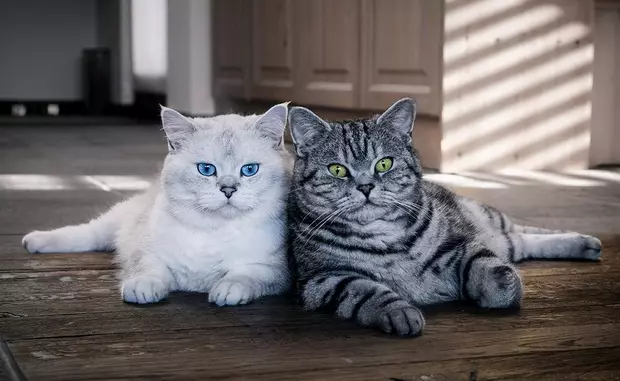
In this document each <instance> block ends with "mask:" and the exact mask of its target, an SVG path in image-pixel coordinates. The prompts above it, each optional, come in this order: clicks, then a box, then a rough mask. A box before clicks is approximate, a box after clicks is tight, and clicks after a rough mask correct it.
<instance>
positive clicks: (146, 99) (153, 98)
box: [0, 92, 166, 121]
mask: <svg viewBox="0 0 620 381" xmlns="http://www.w3.org/2000/svg"><path fill="white" fill-rule="evenodd" d="M165 103H166V96H165V95H163V94H155V93H145V92H137V93H136V94H135V97H134V103H133V104H131V105H116V104H109V105H106V106H103V107H100V108H98V109H93V108H89V107H88V106H87V105H86V103H84V102H83V101H81V100H76V101H66V100H62V101H59V100H53V99H51V100H20V99H11V100H0V116H1V117H11V116H14V117H16V118H23V117H37V118H38V117H65V116H72V117H73V116H86V117H88V116H93V117H125V118H131V119H136V120H140V121H154V120H159V113H160V105H162V104H165Z"/></svg>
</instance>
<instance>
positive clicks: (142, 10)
mask: <svg viewBox="0 0 620 381" xmlns="http://www.w3.org/2000/svg"><path fill="white" fill-rule="evenodd" d="M104 1H105V0H104ZM167 13H168V1H167V0H131V14H132V24H131V29H132V30H131V34H132V45H133V48H132V59H133V74H134V81H135V87H136V90H137V91H144V92H149V93H157V94H165V93H166V74H167V71H168V62H167V54H168V51H167V49H168V43H167V42H168V36H167V34H168V25H167Z"/></svg>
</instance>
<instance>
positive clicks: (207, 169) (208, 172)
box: [197, 163, 215, 176]
mask: <svg viewBox="0 0 620 381" xmlns="http://www.w3.org/2000/svg"><path fill="white" fill-rule="evenodd" d="M197 167H198V172H199V173H200V174H201V175H203V176H213V175H215V165H213V164H209V163H198V165H197Z"/></svg>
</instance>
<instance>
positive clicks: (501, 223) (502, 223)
mask: <svg viewBox="0 0 620 381" xmlns="http://www.w3.org/2000/svg"><path fill="white" fill-rule="evenodd" d="M499 228H500V229H501V230H502V233H504V232H505V231H506V220H505V218H504V213H501V212H499Z"/></svg>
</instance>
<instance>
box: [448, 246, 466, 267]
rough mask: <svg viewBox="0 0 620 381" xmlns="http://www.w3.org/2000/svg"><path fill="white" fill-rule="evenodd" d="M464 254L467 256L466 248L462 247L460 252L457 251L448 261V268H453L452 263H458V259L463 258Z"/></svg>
mask: <svg viewBox="0 0 620 381" xmlns="http://www.w3.org/2000/svg"><path fill="white" fill-rule="evenodd" d="M464 254H465V246H461V247H460V248H459V250H458V251H455V252H454V254H452V256H451V257H450V259H448V261H447V262H446V268H448V267H450V266H452V263H454V261H456V259H457V258H459V257H461V258H462V257H463V255H464Z"/></svg>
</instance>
